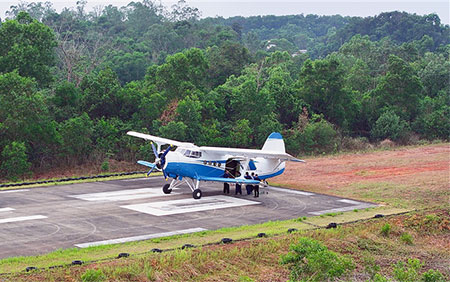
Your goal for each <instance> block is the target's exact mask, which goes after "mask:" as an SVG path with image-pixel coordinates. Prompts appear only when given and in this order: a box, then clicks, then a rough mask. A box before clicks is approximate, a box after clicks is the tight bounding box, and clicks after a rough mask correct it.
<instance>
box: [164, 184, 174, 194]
mask: <svg viewBox="0 0 450 282" xmlns="http://www.w3.org/2000/svg"><path fill="white" fill-rule="evenodd" d="M163 192H164V194H170V193H171V192H172V189H170V184H165V185H164V186H163Z"/></svg>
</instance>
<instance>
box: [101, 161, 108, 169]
mask: <svg viewBox="0 0 450 282" xmlns="http://www.w3.org/2000/svg"><path fill="white" fill-rule="evenodd" d="M101 169H102V171H108V170H109V162H108V160H105V161H104V162H103V163H102V166H101Z"/></svg>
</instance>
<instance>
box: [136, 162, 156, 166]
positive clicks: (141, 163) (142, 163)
mask: <svg viewBox="0 0 450 282" xmlns="http://www.w3.org/2000/svg"><path fill="white" fill-rule="evenodd" d="M137 163H138V164H140V165H145V166H148V167H150V168H154V167H155V166H156V165H155V164H153V163H149V162H146V161H137Z"/></svg>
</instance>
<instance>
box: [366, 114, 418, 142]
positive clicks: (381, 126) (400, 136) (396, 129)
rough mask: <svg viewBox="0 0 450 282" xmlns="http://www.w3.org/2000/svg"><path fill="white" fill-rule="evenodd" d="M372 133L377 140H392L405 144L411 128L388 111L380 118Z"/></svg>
mask: <svg viewBox="0 0 450 282" xmlns="http://www.w3.org/2000/svg"><path fill="white" fill-rule="evenodd" d="M370 133H371V135H372V138H374V139H375V140H383V139H391V140H392V141H396V142H404V141H405V139H406V138H407V136H408V134H409V126H408V123H407V122H406V121H404V120H401V119H400V117H399V116H398V115H396V114H395V113H394V112H392V111H388V112H385V113H384V114H382V115H381V116H380V117H379V118H378V120H377V121H376V122H375V126H374V127H373V128H372V130H371V132H370Z"/></svg>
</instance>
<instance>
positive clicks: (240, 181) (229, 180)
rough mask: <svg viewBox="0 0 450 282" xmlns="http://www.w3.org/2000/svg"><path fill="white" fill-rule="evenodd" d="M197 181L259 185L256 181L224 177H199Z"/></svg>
mask: <svg viewBox="0 0 450 282" xmlns="http://www.w3.org/2000/svg"><path fill="white" fill-rule="evenodd" d="M198 180H201V181H215V182H224V183H238V184H252V185H255V184H260V182H259V181H258V180H253V179H244V178H225V177H205V176H200V177H198Z"/></svg>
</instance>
